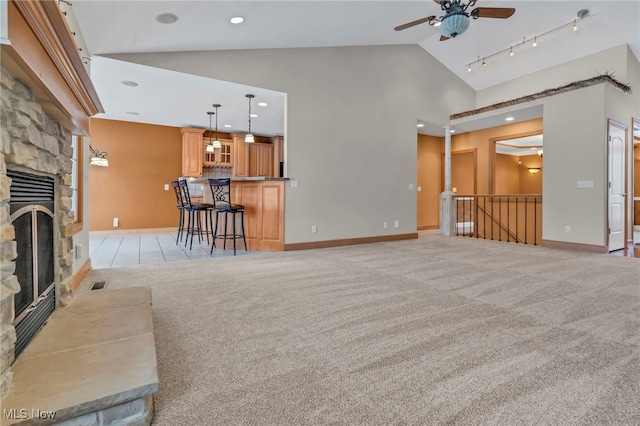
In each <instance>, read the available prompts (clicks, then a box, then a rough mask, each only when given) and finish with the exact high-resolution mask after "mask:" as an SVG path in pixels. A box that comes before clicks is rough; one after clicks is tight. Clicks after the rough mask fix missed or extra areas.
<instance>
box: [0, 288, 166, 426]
mask: <svg viewBox="0 0 640 426" xmlns="http://www.w3.org/2000/svg"><path fill="white" fill-rule="evenodd" d="M69 330H73V332H72V333H69ZM157 390H158V375H157V369H156V352H155V341H154V336H153V319H152V310H151V289H150V288H149V287H137V288H130V289H122V290H96V291H90V292H86V293H82V294H79V295H77V296H76V297H75V298H74V300H73V302H72V303H71V304H70V305H69V306H66V307H62V308H59V309H57V310H56V311H55V312H54V313H53V315H52V316H51V319H50V320H49V322H48V323H47V325H45V327H44V328H43V329H42V331H41V332H40V334H38V336H37V337H36V338H35V339H34V340H33V342H31V344H30V345H29V347H28V348H27V349H26V350H25V351H24V353H23V354H22V355H21V356H20V358H19V359H18V360H17V362H16V363H15V364H14V366H13V389H12V390H11V391H10V392H9V393H8V394H7V395H6V396H5V397H4V398H3V399H2V409H3V412H2V413H0V415H1V416H2V420H1V421H0V423H1V424H2V425H7V426H8V425H12V424H21V425H30V424H52V423H56V424H61V425H80V424H81V425H87V426H89V425H106V424H118V425H123V426H125V425H148V424H150V423H151V419H152V417H153V400H152V398H153V394H154V393H155V392H156V391H157ZM52 415H53V417H52Z"/></svg>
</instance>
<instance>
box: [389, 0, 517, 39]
mask: <svg viewBox="0 0 640 426" xmlns="http://www.w3.org/2000/svg"><path fill="white" fill-rule="evenodd" d="M433 1H434V2H436V3H438V4H439V5H440V9H442V11H443V12H444V15H442V16H440V17H439V18H438V17H436V16H435V15H433V16H427V17H426V18H422V19H418V20H416V21H412V22H408V23H406V24H403V25H399V26H397V27H395V28H394V29H395V30H396V31H402V30H405V29H407V28H411V27H413V26H416V25H420V24H424V23H428V24H429V25H431V26H433V27H440V41H444V40H449V39H450V38H455V37H457V36H459V35H460V34H462V33H464V32H465V31H467V29H468V28H469V18H473V19H478V18H498V19H505V18H508V17H510V16H511V15H513V14H514V13H515V11H516V10H515V9H513V8H507V7H477V8H475V9H473V10H472V11H471V12H467V10H468V9H469V8H470V7H473V6H475V4H476V0H469V1H468V2H466V3H465V2H464V1H462V0H433Z"/></svg>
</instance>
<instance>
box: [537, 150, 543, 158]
mask: <svg viewBox="0 0 640 426" xmlns="http://www.w3.org/2000/svg"><path fill="white" fill-rule="evenodd" d="M542 154H543V152H542V150H541V149H539V150H538V155H539V156H540V157H542Z"/></svg>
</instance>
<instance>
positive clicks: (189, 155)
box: [180, 127, 204, 177]
mask: <svg viewBox="0 0 640 426" xmlns="http://www.w3.org/2000/svg"><path fill="white" fill-rule="evenodd" d="M180 133H182V176H191V177H202V166H203V164H204V155H202V153H203V152H204V142H203V138H202V135H203V133H204V129H192V128H187V127H183V128H181V129H180Z"/></svg>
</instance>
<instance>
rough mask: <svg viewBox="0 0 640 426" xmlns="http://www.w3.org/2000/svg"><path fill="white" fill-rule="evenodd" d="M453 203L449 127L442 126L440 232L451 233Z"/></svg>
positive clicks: (453, 220) (453, 211)
mask: <svg viewBox="0 0 640 426" xmlns="http://www.w3.org/2000/svg"><path fill="white" fill-rule="evenodd" d="M455 223H456V219H455V203H454V201H453V192H451V127H449V125H446V126H444V192H443V193H442V194H440V233H441V234H442V235H453V234H454V230H455Z"/></svg>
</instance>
